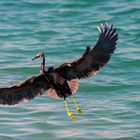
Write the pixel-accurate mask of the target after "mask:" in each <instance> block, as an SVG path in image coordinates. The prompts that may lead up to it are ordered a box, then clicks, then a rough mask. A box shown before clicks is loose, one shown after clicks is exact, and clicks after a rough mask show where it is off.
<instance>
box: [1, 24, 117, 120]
mask: <svg viewBox="0 0 140 140" xmlns="http://www.w3.org/2000/svg"><path fill="white" fill-rule="evenodd" d="M98 30H99V33H100V34H99V39H98V41H97V43H96V45H95V46H94V47H93V48H91V47H89V46H88V47H87V48H86V50H85V52H84V54H83V55H82V56H81V57H80V58H79V59H76V60H74V61H73V62H69V63H64V64H62V65H60V66H59V67H50V68H47V69H46V68H45V55H44V53H39V54H37V55H36V56H35V57H34V58H33V59H32V60H35V59H37V58H43V62H42V64H41V73H40V74H39V75H37V76H33V77H31V78H28V79H27V80H25V81H23V82H21V83H19V84H17V85H14V86H11V87H8V88H0V104H8V105H14V104H18V103H20V102H23V101H25V100H31V99H33V98H34V97H36V96H37V95H42V94H44V93H45V91H46V90H48V95H49V96H51V97H53V98H56V99H58V98H64V103H65V106H66V110H67V114H68V116H69V117H71V118H72V119H74V120H75V119H76V118H75V116H74V115H73V114H72V113H71V112H70V111H69V110H68V107H67V104H66V98H67V97H69V96H72V98H73V100H74V103H75V105H76V108H77V111H78V112H79V113H80V114H81V110H80V108H79V106H78V105H77V102H76V101H75V99H74V97H73V93H76V92H77V90H78V86H79V83H78V81H77V79H85V78H88V77H92V76H95V75H96V73H97V72H98V71H99V70H100V69H101V68H102V67H103V66H104V65H105V64H106V63H107V62H108V61H109V59H110V57H111V54H112V53H113V52H114V50H115V48H116V44H117V42H116V41H117V39H118V34H117V33H116V29H114V28H113V25H112V26H111V27H110V28H108V26H107V25H105V26H103V25H101V27H98Z"/></svg>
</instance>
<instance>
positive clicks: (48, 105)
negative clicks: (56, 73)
mask: <svg viewBox="0 0 140 140" xmlns="http://www.w3.org/2000/svg"><path fill="white" fill-rule="evenodd" d="M105 22H108V23H109V24H111V23H113V24H114V25H115V26H116V27H117V31H118V33H119V41H118V45H117V50H116V52H115V54H114V55H113V56H112V58H111V61H110V62H109V63H108V65H107V66H106V67H104V69H103V70H102V71H101V72H100V73H98V74H97V76H96V77H94V78H90V79H89V80H83V81H80V88H79V91H78V94H77V95H76V98H77V100H78V102H79V105H80V106H81V108H82V110H83V112H84V115H83V116H79V115H78V114H77V112H76V110H75V108H74V105H73V102H72V101H71V99H69V100H68V104H69V107H70V108H71V110H72V111H73V112H74V113H75V114H76V116H77V121H72V120H70V119H69V118H68V117H67V115H66V112H65V107H64V104H63V100H54V99H51V98H49V97H48V96H47V95H44V96H41V97H38V98H36V99H35V100H32V101H31V102H28V103H22V104H19V105H16V106H12V107H11V106H3V105H0V140H140V62H139V61H140V48H139V44H140V39H139V37H140V1H139V0H132V1H129V0H116V1H113V0H110V1H105V0H100V1H97V0H94V1H93V0H85V1H84V0H77V1H76V0H65V1H62V0H53V1H52V0H40V1H39V0H20V1H16V0H1V1H0V48H1V51H0V87H5V86H10V85H12V84H15V83H17V82H19V81H21V80H24V79H26V78H27V77H28V76H32V75H36V74H37V73H38V72H39V67H40V61H36V62H32V61H31V58H32V57H33V56H34V55H35V54H36V53H37V52H44V53H45V54H46V56H47V58H46V61H47V66H58V65H60V64H62V63H63V62H66V61H70V60H73V59H75V58H76V57H78V56H80V55H81V54H82V53H83V51H84V49H85V47H86V46H87V45H94V44H95V43H96V41H97V38H98V31H97V28H96V26H97V25H99V24H100V23H105Z"/></svg>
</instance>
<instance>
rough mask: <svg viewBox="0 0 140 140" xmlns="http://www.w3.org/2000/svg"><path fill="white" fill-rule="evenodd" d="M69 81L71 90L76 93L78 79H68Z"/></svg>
mask: <svg viewBox="0 0 140 140" xmlns="http://www.w3.org/2000/svg"><path fill="white" fill-rule="evenodd" d="M67 82H68V85H69V87H70V89H71V91H72V92H73V93H76V92H77V90H78V87H79V83H78V81H77V80H70V81H67Z"/></svg>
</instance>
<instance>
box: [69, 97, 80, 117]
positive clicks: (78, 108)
mask: <svg viewBox="0 0 140 140" xmlns="http://www.w3.org/2000/svg"><path fill="white" fill-rule="evenodd" d="M71 97H72V99H73V101H74V104H75V106H76V109H77V112H78V113H79V114H80V115H82V114H83V113H82V111H81V109H80V107H79V105H78V103H77V101H76V100H75V98H74V96H73V95H71Z"/></svg>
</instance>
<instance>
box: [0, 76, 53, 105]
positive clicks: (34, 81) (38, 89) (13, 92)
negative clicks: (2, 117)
mask: <svg viewBox="0 0 140 140" xmlns="http://www.w3.org/2000/svg"><path fill="white" fill-rule="evenodd" d="M49 88H50V84H49V82H48V80H47V79H46V77H45V75H44V74H39V75H37V76H33V77H30V78H28V79H27V80H25V81H23V82H21V83H19V84H17V85H14V86H12V87H8V88H0V104H8V105H14V104H18V103H20V102H24V101H28V100H31V99H33V98H34V97H36V96H39V95H43V94H44V93H45V91H46V90H47V89H49Z"/></svg>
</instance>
